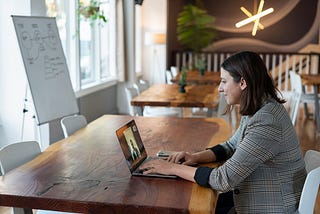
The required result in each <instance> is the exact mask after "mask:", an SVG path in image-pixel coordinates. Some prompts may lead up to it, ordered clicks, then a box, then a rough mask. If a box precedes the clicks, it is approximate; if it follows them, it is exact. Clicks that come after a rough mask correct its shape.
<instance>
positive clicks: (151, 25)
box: [138, 0, 167, 83]
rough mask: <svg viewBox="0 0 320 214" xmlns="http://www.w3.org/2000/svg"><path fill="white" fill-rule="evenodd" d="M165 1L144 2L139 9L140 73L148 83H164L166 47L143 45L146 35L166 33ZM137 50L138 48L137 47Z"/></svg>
mask: <svg viewBox="0 0 320 214" xmlns="http://www.w3.org/2000/svg"><path fill="white" fill-rule="evenodd" d="M166 15H167V0H157V1H155V0H144V1H143V4H142V7H141V27H142V29H141V30H142V40H143V41H142V47H141V48H142V50H143V52H142V71H143V76H144V78H145V79H147V80H148V81H149V82H150V83H164V82H165V70H166V68H165V64H166V46H165V45H150V44H149V45H148V44H146V43H145V41H144V39H145V35H146V34H147V33H164V34H166V33H167V26H166V25H167V23H166V21H167V18H166ZM138 48H139V47H138Z"/></svg>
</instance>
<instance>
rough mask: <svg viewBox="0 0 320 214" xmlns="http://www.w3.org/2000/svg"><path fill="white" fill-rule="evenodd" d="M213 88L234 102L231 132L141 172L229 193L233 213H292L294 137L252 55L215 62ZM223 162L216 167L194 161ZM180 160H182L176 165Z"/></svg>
mask: <svg viewBox="0 0 320 214" xmlns="http://www.w3.org/2000/svg"><path fill="white" fill-rule="evenodd" d="M221 67H222V68H221V83H220V85H219V92H220V93H222V94H223V95H224V97H225V98H226V101H227V103H228V105H230V106H232V105H238V104H239V106H240V114H241V115H242V118H241V121H240V125H239V128H238V130H237V131H236V133H235V134H234V135H233V136H232V137H231V138H230V139H229V140H228V141H226V142H224V143H222V144H220V145H217V146H214V147H212V148H209V149H206V150H204V151H201V152H197V153H193V154H191V153H188V152H177V153H174V154H173V155H171V156H170V157H169V158H168V161H164V160H156V161H152V162H149V163H147V164H145V165H144V166H143V167H142V168H143V169H145V170H146V171H145V173H162V174H174V175H177V176H179V177H181V178H184V179H187V180H190V181H193V182H197V183H198V184H199V185H201V186H205V187H210V188H212V189H215V190H218V191H222V192H228V191H233V200H234V207H235V210H236V212H237V213H294V212H295V211H296V210H297V208H298V204H299V199H300V195H301V191H302V188H303V184H304V181H305V177H306V171H305V165H304V161H303V158H302V153H301V150H300V144H299V140H298V138H297V136H296V133H295V130H294V128H293V126H292V122H291V119H290V117H289V115H288V113H287V111H286V109H285V108H284V106H283V105H282V104H283V103H284V102H285V101H284V100H283V99H281V98H279V97H278V95H277V89H276V88H275V86H274V84H273V80H272V78H271V77H270V76H269V74H268V71H267V69H266V66H265V65H264V63H263V61H262V59H261V58H260V57H259V55H258V54H256V53H253V52H248V51H246V52H240V53H237V54H234V55H232V56H230V57H229V58H228V59H226V60H225V61H224V62H223V63H222V66H221ZM214 161H225V162H224V164H222V165H221V166H220V167H218V168H208V167H198V168H195V167H192V164H194V163H206V162H214ZM179 163H182V164H179Z"/></svg>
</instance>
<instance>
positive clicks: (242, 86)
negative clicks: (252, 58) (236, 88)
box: [240, 77, 247, 91]
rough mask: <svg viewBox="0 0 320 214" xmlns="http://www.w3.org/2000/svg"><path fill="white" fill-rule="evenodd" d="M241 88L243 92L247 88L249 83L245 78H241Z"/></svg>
mask: <svg viewBox="0 0 320 214" xmlns="http://www.w3.org/2000/svg"><path fill="white" fill-rule="evenodd" d="M240 88H241V90H242V91H243V90H244V89H246V88H247V82H246V80H245V79H243V77H241V80H240Z"/></svg>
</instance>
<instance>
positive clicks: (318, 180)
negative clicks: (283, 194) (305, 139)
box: [298, 150, 320, 214]
mask: <svg viewBox="0 0 320 214" xmlns="http://www.w3.org/2000/svg"><path fill="white" fill-rule="evenodd" d="M304 160H305V163H306V170H307V172H308V175H307V178H306V181H305V183H304V185H303V189H302V193H301V197H300V202H299V208H298V211H299V213H301V214H309V213H313V211H314V206H315V202H316V199H317V194H318V190H319V184H320V161H319V160H320V152H318V151H314V150H308V151H307V152H306V154H305V157H304Z"/></svg>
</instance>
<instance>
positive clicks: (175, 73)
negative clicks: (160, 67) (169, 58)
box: [170, 66, 178, 77]
mask: <svg viewBox="0 0 320 214" xmlns="http://www.w3.org/2000/svg"><path fill="white" fill-rule="evenodd" d="M170 71H171V74H172V77H175V76H177V75H178V68H177V67H175V66H171V67H170Z"/></svg>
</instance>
